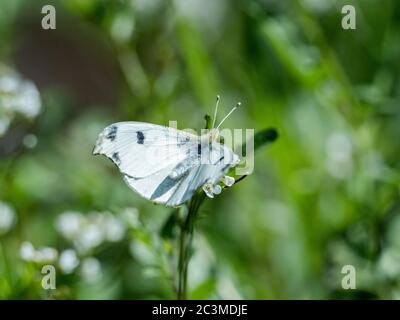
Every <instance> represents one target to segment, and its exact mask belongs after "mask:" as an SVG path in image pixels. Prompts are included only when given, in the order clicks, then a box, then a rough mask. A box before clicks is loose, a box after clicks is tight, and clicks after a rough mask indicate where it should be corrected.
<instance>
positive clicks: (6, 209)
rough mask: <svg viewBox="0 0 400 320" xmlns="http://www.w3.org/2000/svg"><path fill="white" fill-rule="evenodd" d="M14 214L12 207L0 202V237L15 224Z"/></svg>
mask: <svg viewBox="0 0 400 320" xmlns="http://www.w3.org/2000/svg"><path fill="white" fill-rule="evenodd" d="M15 221H16V214H15V211H14V209H13V208H12V207H10V206H9V205H8V204H7V203H5V202H0V235H2V234H5V233H6V232H8V231H9V230H10V229H11V228H12V226H13V225H14V224H15Z"/></svg>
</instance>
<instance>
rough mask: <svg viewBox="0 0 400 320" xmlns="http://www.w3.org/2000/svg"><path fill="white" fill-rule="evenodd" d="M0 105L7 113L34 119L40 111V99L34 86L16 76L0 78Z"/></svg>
mask: <svg viewBox="0 0 400 320" xmlns="http://www.w3.org/2000/svg"><path fill="white" fill-rule="evenodd" d="M0 93H3V94H1V95H0V105H1V106H3V108H4V109H5V110H7V111H8V112H15V113H20V114H22V115H24V116H25V117H27V118H30V119H32V118H35V117H36V116H37V115H38V114H39V112H40V109H41V105H42V103H41V99H40V94H39V91H38V90H37V88H36V86H35V84H34V83H33V82H32V81H30V80H25V79H22V78H21V77H20V76H19V75H18V74H8V75H3V76H0Z"/></svg>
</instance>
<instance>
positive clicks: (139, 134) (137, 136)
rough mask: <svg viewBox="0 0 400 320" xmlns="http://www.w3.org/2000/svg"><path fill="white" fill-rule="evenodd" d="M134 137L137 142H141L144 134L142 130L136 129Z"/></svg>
mask: <svg viewBox="0 0 400 320" xmlns="http://www.w3.org/2000/svg"><path fill="white" fill-rule="evenodd" d="M136 138H137V143H138V144H143V143H144V134H143V132H142V131H137V132H136Z"/></svg>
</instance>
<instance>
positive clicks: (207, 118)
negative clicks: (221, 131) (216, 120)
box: [204, 114, 211, 129]
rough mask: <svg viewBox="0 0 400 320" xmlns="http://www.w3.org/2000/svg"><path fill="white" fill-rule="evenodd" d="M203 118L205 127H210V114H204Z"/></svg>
mask: <svg viewBox="0 0 400 320" xmlns="http://www.w3.org/2000/svg"><path fill="white" fill-rule="evenodd" d="M204 120H206V126H205V129H211V116H210V115H208V114H206V115H205V116H204Z"/></svg>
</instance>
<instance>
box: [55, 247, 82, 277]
mask: <svg viewBox="0 0 400 320" xmlns="http://www.w3.org/2000/svg"><path fill="white" fill-rule="evenodd" d="M58 264H59V266H60V269H61V270H62V271H63V272H64V273H66V274H69V273H72V272H73V271H74V270H75V269H76V267H77V266H78V265H79V259H78V257H77V255H76V252H75V250H73V249H67V250H64V251H63V252H61V254H60V259H59V261H58Z"/></svg>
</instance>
